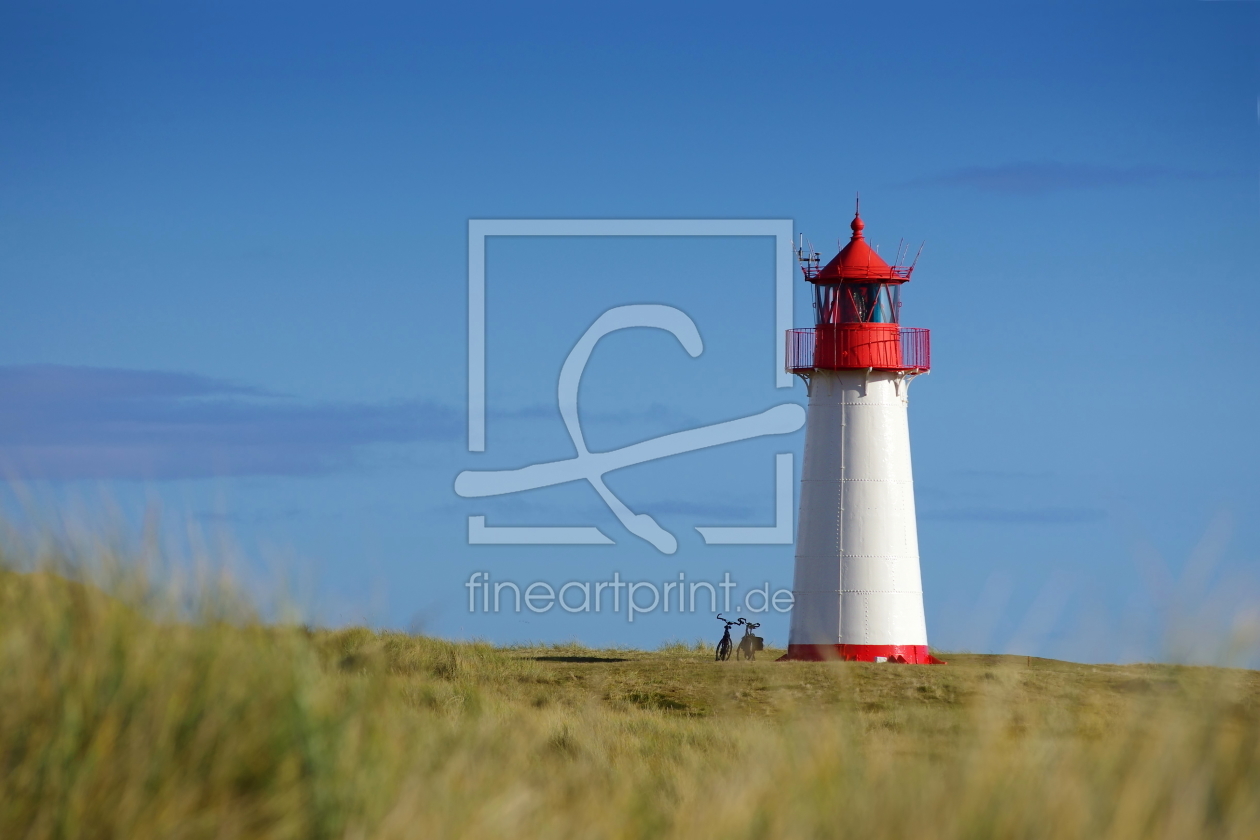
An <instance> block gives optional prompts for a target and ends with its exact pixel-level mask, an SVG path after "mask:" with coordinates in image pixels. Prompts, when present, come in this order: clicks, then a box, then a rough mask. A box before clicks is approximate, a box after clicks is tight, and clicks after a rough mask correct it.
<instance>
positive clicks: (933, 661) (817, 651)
mask: <svg viewBox="0 0 1260 840" xmlns="http://www.w3.org/2000/svg"><path fill="white" fill-rule="evenodd" d="M877 656H878V657H883V658H884V660H885V661H887V662H899V663H902V664H905V665H945V664H946V663H945V662H943V661H941V660H940V659H937V658H936V657H935V656H933V655H932V654H931V653H930V652H929V651H928V647H927V645H788V652H787V653H785V654H784V655H783V656H780V657H779V659H778V661H779V662H874V661H875V658H876V657H877Z"/></svg>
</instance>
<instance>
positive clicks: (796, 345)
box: [784, 327, 932, 373]
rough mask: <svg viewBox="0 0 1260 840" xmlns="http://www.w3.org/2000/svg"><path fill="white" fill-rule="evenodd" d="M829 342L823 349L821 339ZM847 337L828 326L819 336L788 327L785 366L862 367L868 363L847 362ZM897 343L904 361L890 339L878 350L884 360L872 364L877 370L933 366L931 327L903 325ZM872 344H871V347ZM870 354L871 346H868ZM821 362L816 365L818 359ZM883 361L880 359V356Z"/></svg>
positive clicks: (921, 369)
mask: <svg viewBox="0 0 1260 840" xmlns="http://www.w3.org/2000/svg"><path fill="white" fill-rule="evenodd" d="M820 338H821V339H822V340H823V341H826V342H828V346H826V347H823V348H821V349H822V352H816V351H818V350H819V347H818V342H819V339H820ZM844 341H845V337H844V332H842V331H841V332H837V331H835V330H831V329H828V330H826V331H825V333H824V334H823V336H819V335H818V333H817V330H814V329H805V330H788V331H787V353H786V355H785V357H784V367H785V368H786V369H787V370H788V371H789V372H791V373H804V372H806V371H810V370H815V369H817V368H822V369H827V370H835V369H856V368H859V367H863V368H864V367H867V366H868V365H866V364H862V365H857V364H843V363H842V360H843V359H844V356H845V354H844V350H845V349H846V348H844V347H839V346H837V345H839V344H843V342H844ZM895 342H896V344H899V345H900V348H899V349H900V357H901V358H900V364H897V363H896V357H897V355H898V353H897V350H898V348H897V347H896V346H895V345H894V342H893V341H888V342H886V344H887V345H889V346H887V347H886V348H884V350H885V352H877V356H882V357H883V361H884V363H883V364H879V363H876V364H873V365H870V366H871V367H874V368H875V369H877V370H904V371H914V372H917V373H926V372H927V371H928V370H929V369H931V367H932V342H931V331H930V330H926V329H923V328H921V327H902V328H901V329H900V330H898V331H897V339H896V340H895ZM869 346H870V345H867V347H868V348H869ZM867 354H868V355H869V350H867ZM816 359H817V361H818V362H819V364H818V365H815V360H816ZM876 361H879V359H876Z"/></svg>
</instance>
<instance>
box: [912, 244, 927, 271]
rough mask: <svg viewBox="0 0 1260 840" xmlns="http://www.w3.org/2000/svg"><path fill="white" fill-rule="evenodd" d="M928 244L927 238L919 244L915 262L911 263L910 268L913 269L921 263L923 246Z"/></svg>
mask: <svg viewBox="0 0 1260 840" xmlns="http://www.w3.org/2000/svg"><path fill="white" fill-rule="evenodd" d="M926 244H927V240H926V239H925V240H923V242H922V244H920V245H919V252H918V253H917V254H915V255H914V262H912V263H910V268H912V269H913V268H914V267H915V266H916V265H918V264H919V254H922V253H923V246H924V245H926Z"/></svg>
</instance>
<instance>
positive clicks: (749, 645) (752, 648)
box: [736, 618, 766, 660]
mask: <svg viewBox="0 0 1260 840" xmlns="http://www.w3.org/2000/svg"><path fill="white" fill-rule="evenodd" d="M740 621H742V622H744V637H743V638H742V639H740V640H739V653H738V655H737V657H736V658H738V657H739V656H742V657H743V658H744V659H748V660H753V659H756V658H757V651H759V650H765V649H766V643H765V640H764V639H762V638H761V637H760V636H754V635H753V631H754V630H756V629H757V628H758V627H760V626H761V623H760V622H758V623H756V624H754V623H753V622H751V621H748V620H747V619H743V618H741V619H740Z"/></svg>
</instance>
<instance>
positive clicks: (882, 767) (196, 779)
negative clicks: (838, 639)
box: [0, 571, 1260, 840]
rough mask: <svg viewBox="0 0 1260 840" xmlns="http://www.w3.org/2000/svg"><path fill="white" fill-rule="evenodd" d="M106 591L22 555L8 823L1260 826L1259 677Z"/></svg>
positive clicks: (785, 828)
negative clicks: (440, 623) (321, 621)
mask: <svg viewBox="0 0 1260 840" xmlns="http://www.w3.org/2000/svg"><path fill="white" fill-rule="evenodd" d="M107 588H109V589H111V590H112V593H113V594H111V595H109V596H107V595H105V594H103V592H102V591H101V589H99V588H97V587H94V586H85V585H81V584H77V583H71V582H69V581H67V580H66V579H65V578H64V577H62V576H59V575H54V574H49V573H36V574H29V573H26V574H19V573H15V572H3V571H0V837H2V838H6V840H7V838H30V839H31V840H34V839H35V838H80V837H83V838H127V839H128V840H146V839H147V838H163V839H164V840H167V839H168V838H303V840H305V839H306V838H343V837H344V838H412V837H419V838H430V837H548V838H569V837H572V838H603V837H616V838H635V837H666V838H668V837H678V838H703V837H721V838H724V839H725V840H738V838H780V837H784V838H796V837H819V838H822V837H828V838H830V837H840V838H846V837H853V838H864V840H879V839H880V838H1089V839H1090V840H1094V838H1169V839H1170V840H1172V838H1176V840H1193V838H1200V837H1202V838H1207V837H1211V838H1255V837H1260V760H1258V759H1260V737H1258V736H1260V706H1258V705H1257V701H1258V699H1260V674H1257V673H1255V672H1250V671H1236V670H1225V669H1212V668H1192V667H1173V666H1162V665H1135V666H1123V667H1121V666H1083V665H1076V664H1072V663H1067V662H1055V661H1049V660H1040V659H1031V660H1029V659H1026V658H1024V657H999V656H972V655H955V656H952V657H949V659H950V661H951V664H950V665H949V666H946V667H928V666H905V665H864V664H844V663H831V664H778V663H775V662H774V661H773V658H774V656H775V655H776V653H777V652H774V651H767V652H766V653H765V654H764V655H763V658H762V659H760V660H758V661H757V662H754V663H740V662H728V663H714V662H713V661H712V655H711V653H710V652H709V650H708V649H707V648H706V649H704V650H697V649H695V648H694V647H690V646H682V645H679V646H674V647H669V648H666V649H663V650H660V651H655V652H642V651H629V650H588V649H584V648H581V647H577V646H562V647H537V648H510V649H501V648H493V647H490V646H488V645H477V644H453V643H449V642H444V641H441V640H437V639H431V638H423V637H416V636H408V635H404V634H390V633H386V634H377V633H373V632H370V631H367V630H363V629H351V630H342V631H335V632H334V631H330V632H324V631H308V630H306V629H303V628H300V627H276V626H264V625H262V624H259V623H257V622H255V621H253V620H252V619H251V618H250V617H249V613H248V611H247V610H244V609H241V608H240V606H239V602H236V601H234V600H233V599H232V598H231V597H229V596H224V595H218V596H215V597H213V598H211V597H202V598H201V599H200V600H196V599H194V600H193V601H191V602H189V601H187V600H185V601H183V602H180V603H178V604H173V603H172V601H171V599H169V598H158V597H155V596H154V595H153V594H152V593H151V592H150V591H149V590H148V589H146V588H145V587H143V586H130V587H128V586H124V585H121V584H118V583H117V582H116V583H114V584H110V585H109V586H108V587H107ZM233 604H236V606H232V605H233ZM175 607H178V610H176V609H175Z"/></svg>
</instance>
